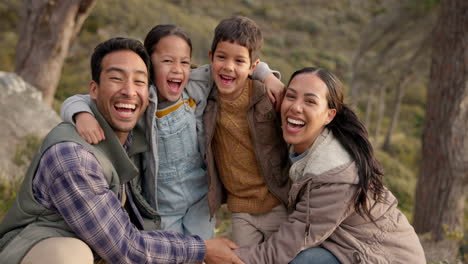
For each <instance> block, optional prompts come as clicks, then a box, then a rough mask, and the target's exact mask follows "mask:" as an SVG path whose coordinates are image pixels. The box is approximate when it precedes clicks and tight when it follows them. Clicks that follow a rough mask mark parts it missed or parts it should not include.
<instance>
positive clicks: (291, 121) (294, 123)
mask: <svg viewBox="0 0 468 264" xmlns="http://www.w3.org/2000/svg"><path fill="white" fill-rule="evenodd" d="M287 120H288V123H291V124H293V125H304V124H305V122H304V121H301V120H296V119H292V118H288V119H287Z"/></svg>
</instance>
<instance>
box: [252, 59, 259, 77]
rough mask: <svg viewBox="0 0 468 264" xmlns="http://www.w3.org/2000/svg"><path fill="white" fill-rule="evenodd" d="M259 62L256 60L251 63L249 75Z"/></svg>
mask: <svg viewBox="0 0 468 264" xmlns="http://www.w3.org/2000/svg"><path fill="white" fill-rule="evenodd" d="M259 62H260V59H256V60H255V61H254V62H252V65H251V66H250V75H252V74H253V71H254V69H255V67H257V64H258V63H259Z"/></svg>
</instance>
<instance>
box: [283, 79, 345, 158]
mask: <svg viewBox="0 0 468 264" xmlns="http://www.w3.org/2000/svg"><path fill="white" fill-rule="evenodd" d="M327 93H328V87H327V86H326V84H325V83H324V82H323V81H322V80H321V79H320V78H319V77H318V76H317V75H315V74H314V73H301V74H298V75H296V76H294V78H293V79H292V80H291V82H290V83H289V86H288V88H287V89H286V95H285V97H284V100H283V103H282V105H281V120H282V128H283V137H284V140H285V141H286V142H287V143H289V144H291V145H292V146H293V147H294V151H295V152H296V153H298V154H301V153H303V152H304V151H306V150H307V149H308V148H309V147H310V146H312V144H313V143H314V141H315V139H316V138H317V137H318V135H320V133H321V132H322V130H323V129H324V127H325V126H326V125H327V124H328V123H330V122H331V121H332V120H333V118H334V117H335V114H336V110H335V109H329V108H328V101H327Z"/></svg>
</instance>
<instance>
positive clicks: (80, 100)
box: [60, 94, 105, 144]
mask: <svg viewBox="0 0 468 264" xmlns="http://www.w3.org/2000/svg"><path fill="white" fill-rule="evenodd" d="M90 103H91V98H90V97H89V95H82V94H77V95H74V96H71V97H69V98H67V99H66V100H65V101H64V102H63V104H62V106H61V108H60V115H61V117H62V119H63V121H65V122H69V123H72V124H75V126H76V130H77V131H78V134H79V135H80V136H81V137H82V138H84V139H85V140H86V142H88V143H90V144H97V143H99V142H100V141H102V140H104V139H105V136H104V131H103V130H102V128H101V127H100V126H99V123H98V122H97V120H96V118H94V115H93V113H92V111H91V108H90V106H89V104H90Z"/></svg>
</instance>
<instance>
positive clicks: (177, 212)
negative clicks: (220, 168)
mask: <svg viewBox="0 0 468 264" xmlns="http://www.w3.org/2000/svg"><path fill="white" fill-rule="evenodd" d="M183 97H184V99H186V98H187V97H188V96H187V95H186V94H185V93H184V94H183ZM156 124H157V128H158V155H159V173H158V176H157V197H158V213H159V214H160V215H161V228H162V229H163V230H172V231H176V232H179V233H181V234H184V235H199V236H200V237H201V238H203V239H209V238H212V237H213V236H214V226H215V220H214V219H212V220H211V221H210V212H209V207H208V199H207V193H208V181H207V177H206V169H205V164H204V162H203V158H202V155H201V154H200V150H199V146H198V137H197V129H196V119H195V114H194V110H193V109H192V108H191V107H190V106H189V103H188V102H186V103H184V104H183V105H181V106H180V107H179V108H178V109H176V110H174V111H173V112H171V113H169V114H167V115H165V116H163V117H160V118H157V117H156Z"/></svg>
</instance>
